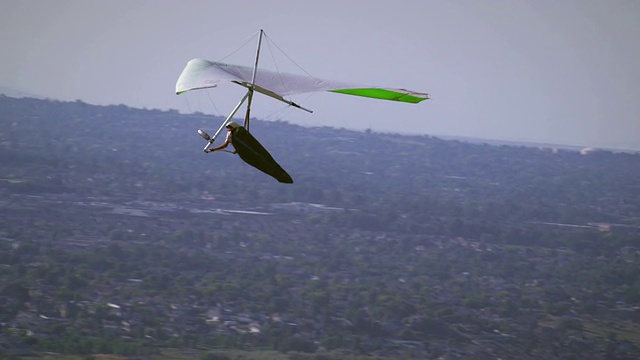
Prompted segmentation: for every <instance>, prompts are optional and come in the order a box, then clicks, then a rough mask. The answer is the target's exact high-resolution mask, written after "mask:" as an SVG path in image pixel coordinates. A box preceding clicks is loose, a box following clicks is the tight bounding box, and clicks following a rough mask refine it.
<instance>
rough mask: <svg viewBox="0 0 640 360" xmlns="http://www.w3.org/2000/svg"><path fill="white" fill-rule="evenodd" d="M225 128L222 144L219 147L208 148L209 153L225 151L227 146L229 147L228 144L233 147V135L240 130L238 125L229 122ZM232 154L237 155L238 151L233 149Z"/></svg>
mask: <svg viewBox="0 0 640 360" xmlns="http://www.w3.org/2000/svg"><path fill="white" fill-rule="evenodd" d="M226 128H227V138H226V139H225V140H224V142H223V143H222V144H221V145H220V146H216V147H213V148H210V149H209V150H208V151H209V152H214V151H217V150H222V149H225V148H226V147H227V146H229V144H232V145H233V134H234V133H235V131H236V130H237V129H239V128H240V124H238V123H236V122H233V121H231V122H230V123H228V124H227V126H226ZM232 153H234V154H237V153H238V150H236V149H234V150H233V151H232Z"/></svg>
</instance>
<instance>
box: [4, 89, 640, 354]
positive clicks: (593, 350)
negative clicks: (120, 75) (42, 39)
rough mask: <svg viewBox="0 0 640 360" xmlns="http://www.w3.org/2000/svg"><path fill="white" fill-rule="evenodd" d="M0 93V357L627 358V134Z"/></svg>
mask: <svg viewBox="0 0 640 360" xmlns="http://www.w3.org/2000/svg"><path fill="white" fill-rule="evenodd" d="M0 109H1V111H0V354H2V355H0V358H21V357H31V356H41V357H42V358H45V359H49V358H51V359H76V358H94V359H98V358H107V357H108V358H110V359H114V358H126V357H129V358H131V357H136V358H150V359H177V358H193V359H203V360H216V359H229V360H231V359H316V360H321V359H322V360H328V359H336V360H337V359H372V358H379V359H382V358H389V359H391V358H420V359H454V358H455V359H496V358H503V359H576V358H579V359H603V358H606V359H637V358H638V357H640V271H639V270H640V155H639V154H638V153H631V152H611V151H602V150H594V149H589V150H585V151H582V152H581V151H579V150H574V149H562V148H552V147H533V146H524V145H515V144H510V145H489V144H486V143H472V142H466V141H457V140H444V139H441V138H437V137H431V136H401V135H397V134H393V135H392V134H380V133H376V132H372V131H366V132H355V131H348V130H344V129H332V128H324V127H316V128H304V127H300V126H295V125H291V124H288V123H285V122H266V121H259V120H256V121H254V123H253V125H252V128H251V129H252V132H253V133H254V134H255V135H256V137H257V138H258V139H259V140H260V141H261V142H262V143H263V145H264V146H265V147H266V148H267V149H269V150H270V151H271V153H272V155H273V156H274V157H275V158H276V159H277V160H278V162H279V163H280V164H281V165H282V166H283V167H284V168H285V169H287V171H288V172H289V173H290V174H291V175H292V177H293V178H294V182H295V183H294V184H293V185H283V184H279V183H277V182H276V181H275V180H273V179H272V178H270V177H268V176H266V175H264V174H262V173H260V172H258V171H256V170H255V169H253V168H251V167H249V166H247V165H246V164H244V163H242V162H241V161H240V160H239V159H238V158H237V157H234V156H233V155H230V154H228V153H217V154H203V153H202V147H203V146H204V143H203V141H202V139H200V138H199V137H198V135H197V134H196V133H195V130H196V129H198V128H205V129H208V130H210V129H211V128H212V127H213V126H215V125H212V124H215V123H216V121H211V119H210V118H209V117H207V116H204V115H203V114H194V115H182V114H179V113H177V112H175V111H159V110H143V109H133V108H129V107H126V106H123V105H120V106H94V105H89V104H86V103H83V102H80V101H76V102H58V101H50V100H39V99H29V98H23V99H15V98H10V97H6V96H0ZM434 121H435V120H434Z"/></svg>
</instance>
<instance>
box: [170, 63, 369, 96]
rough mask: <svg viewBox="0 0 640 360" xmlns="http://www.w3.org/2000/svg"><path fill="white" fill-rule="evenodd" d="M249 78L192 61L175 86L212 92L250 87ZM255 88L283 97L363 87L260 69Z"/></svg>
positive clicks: (243, 70) (240, 71) (241, 71)
mask: <svg viewBox="0 0 640 360" xmlns="http://www.w3.org/2000/svg"><path fill="white" fill-rule="evenodd" d="M252 75H253V69H252V68H250V67H247V66H240V65H230V64H224V63H219V62H212V61H208V60H205V59H193V60H191V61H189V62H188V63H187V66H186V67H185V68H184V70H183V71H182V74H180V77H179V78H178V82H177V83H176V93H177V94H181V93H184V92H186V91H189V90H195V89H205V88H211V87H215V86H217V85H218V84H219V83H221V82H226V81H231V82H235V83H239V84H242V85H245V86H246V85H248V84H251V77H252ZM255 85H257V86H259V87H261V88H264V89H267V90H269V91H271V92H273V93H276V94H278V95H282V96H284V95H292V94H301V93H309V92H315V91H329V90H335V89H348V88H361V87H362V86H359V85H355V84H347V83H343V82H338V81H329V80H322V79H317V78H312V77H308V76H302V75H295V74H285V73H277V72H273V71H268V70H262V69H259V70H258V71H257V73H256V82H255Z"/></svg>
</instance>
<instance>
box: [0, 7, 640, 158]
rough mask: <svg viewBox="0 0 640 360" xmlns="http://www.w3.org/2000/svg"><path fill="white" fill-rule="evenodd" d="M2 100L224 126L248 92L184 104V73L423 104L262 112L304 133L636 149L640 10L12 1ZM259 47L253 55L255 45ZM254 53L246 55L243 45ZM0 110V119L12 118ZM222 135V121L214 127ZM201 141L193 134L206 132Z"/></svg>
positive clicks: (316, 99)
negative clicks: (178, 116) (262, 78)
mask: <svg viewBox="0 0 640 360" xmlns="http://www.w3.org/2000/svg"><path fill="white" fill-rule="evenodd" d="M0 4H1V8H2V11H1V12H0V49H1V51H0V64H1V66H0V89H12V90H15V91H21V92H24V93H27V94H32V95H36V96H42V97H48V98H52V99H59V100H70V101H75V100H81V101H84V102H86V103H90V104H99V105H109V104H124V105H127V106H131V107H137V108H148V109H161V110H169V109H176V110H178V111H180V112H182V113H189V112H202V113H207V114H208V113H212V114H215V115H226V114H227V113H228V112H229V111H230V110H231V109H232V108H233V107H234V106H235V104H236V102H237V101H238V100H239V99H240V97H241V96H242V94H243V92H242V89H241V88H240V87H238V86H233V85H231V84H230V85H228V86H223V87H219V88H216V89H210V90H206V91H200V92H196V91H194V92H191V93H187V94H183V95H179V96H178V95H176V94H175V82H176V80H177V78H178V76H179V74H180V72H181V71H182V69H183V68H184V66H185V64H186V63H187V61H188V60H190V59H192V58H195V57H202V58H206V59H210V60H214V61H219V60H222V59H224V61H226V62H229V63H234V64H240V65H247V66H252V65H253V62H254V56H255V50H256V41H257V37H255V35H256V34H257V33H258V31H259V30H260V29H263V30H264V31H265V33H266V34H267V37H268V41H267V42H266V43H265V44H263V47H262V51H261V60H260V66H261V67H264V68H267V69H271V70H278V71H283V72H292V73H299V74H305V73H308V74H311V75H313V76H314V77H319V78H324V79H330V80H340V81H345V82H351V83H359V84H366V85H372V86H386V87H397V88H407V89H410V90H415V91H421V92H427V93H429V94H430V96H431V99H430V100H427V101H424V102H422V103H420V104H416V105H413V104H405V103H395V102H390V101H381V100H372V99H365V98H359V97H353V96H348V95H341V94H333V93H317V94H311V95H300V96H297V97H294V98H293V100H294V101H296V102H297V103H300V104H301V105H302V106H304V107H306V108H310V109H312V110H314V113H313V114H308V113H306V112H303V111H300V110H296V109H292V108H286V105H284V104H281V103H279V102H277V101H275V100H272V99H269V98H265V97H258V96H256V97H255V98H254V105H253V107H252V108H253V109H252V116H254V117H256V118H262V119H267V120H285V121H288V122H290V123H293V124H299V125H303V126H331V127H337V128H346V129H353V130H365V129H371V130H373V131H377V132H388V133H402V134H424V135H433V136H456V137H471V138H480V139H491V140H509V141H526V142H537V143H549V144H561V145H573V146H585V147H586V146H591V147H605V148H620V149H633V150H639V149H640V66H638V64H640V41H638V40H637V34H640V1H637V0H606V1H604V0H529V1H524V0H447V1H444V0H441V1H433V0H395V1H388V0H382V1H381V0H349V1H345V0H323V1H300V0H272V1H264V0H261V1H258V0H234V1H229V0H224V1H222V0H206V1H205V0H203V1H195V0H181V1H177V0H144V1H143V0H126V1H123V0H102V1H98V0H95V1H94V0H78V1H75V0H56V1H48V0H20V1H15V0H0ZM247 41H248V42H247ZM243 44H244V46H243ZM0 111H1V109H0ZM218 125H219V124H218V123H216V122H214V121H212V124H211V128H212V129H214V128H216V127H217V126H218ZM194 131H195V130H194Z"/></svg>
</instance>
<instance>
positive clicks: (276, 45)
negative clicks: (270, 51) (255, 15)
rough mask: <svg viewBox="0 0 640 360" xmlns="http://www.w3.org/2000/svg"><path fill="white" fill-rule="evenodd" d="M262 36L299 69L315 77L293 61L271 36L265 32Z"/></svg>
mask: <svg viewBox="0 0 640 360" xmlns="http://www.w3.org/2000/svg"><path fill="white" fill-rule="evenodd" d="M264 36H265V37H266V38H268V39H269V41H270V42H271V43H273V46H275V47H276V49H278V50H279V51H280V52H281V53H282V54H283V55H284V56H286V57H287V59H289V61H291V62H292V63H293V64H294V65H295V66H297V67H298V68H299V69H300V70H302V71H303V72H304V73H305V74H307V75H308V76H309V77H312V78H314V79H317V78H316V77H315V76H313V75H311V74H309V72H307V70H305V69H304V68H303V67H302V66H300V65H298V63H297V62H295V61H293V59H292V58H291V57H290V56H289V55H287V53H286V52H284V50H282V49H281V48H280V47H279V46H278V44H276V43H275V41H273V40H272V39H271V38H270V37H269V36H268V35H267V34H266V33H265V34H264Z"/></svg>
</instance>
